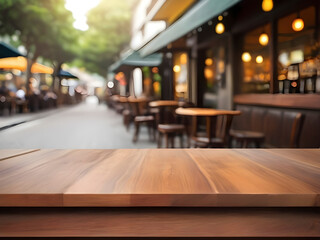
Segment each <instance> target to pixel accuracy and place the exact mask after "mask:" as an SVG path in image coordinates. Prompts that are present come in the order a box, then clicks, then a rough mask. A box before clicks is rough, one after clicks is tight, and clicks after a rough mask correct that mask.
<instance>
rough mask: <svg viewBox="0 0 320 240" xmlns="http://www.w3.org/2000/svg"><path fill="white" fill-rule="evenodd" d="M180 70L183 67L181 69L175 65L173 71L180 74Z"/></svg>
mask: <svg viewBox="0 0 320 240" xmlns="http://www.w3.org/2000/svg"><path fill="white" fill-rule="evenodd" d="M180 70H181V67H180V66H179V65H174V67H173V71H174V72H175V73H178V72H180Z"/></svg>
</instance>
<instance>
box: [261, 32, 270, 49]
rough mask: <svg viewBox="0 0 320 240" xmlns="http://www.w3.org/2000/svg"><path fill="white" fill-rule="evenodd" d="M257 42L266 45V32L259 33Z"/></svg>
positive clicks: (267, 39)
mask: <svg viewBox="0 0 320 240" xmlns="http://www.w3.org/2000/svg"><path fill="white" fill-rule="evenodd" d="M259 43H260V44H261V45H262V46H266V45H268V43H269V36H268V34H266V33H261V35H260V36H259Z"/></svg>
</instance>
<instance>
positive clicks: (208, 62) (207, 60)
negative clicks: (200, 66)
mask: <svg viewBox="0 0 320 240" xmlns="http://www.w3.org/2000/svg"><path fill="white" fill-rule="evenodd" d="M204 63H205V64H206V66H211V65H212V63H213V61H212V59H211V58H207V59H206V60H205V62H204Z"/></svg>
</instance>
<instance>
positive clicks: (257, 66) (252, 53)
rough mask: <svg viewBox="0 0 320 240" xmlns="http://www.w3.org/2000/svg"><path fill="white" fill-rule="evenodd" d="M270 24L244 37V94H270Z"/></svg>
mask: <svg viewBox="0 0 320 240" xmlns="http://www.w3.org/2000/svg"><path fill="white" fill-rule="evenodd" d="M270 32H271V31H270V24H266V25H264V26H261V27H259V28H256V29H254V30H252V31H250V32H248V33H246V34H245V36H244V43H243V52H242V55H241V59H242V66H243V68H242V70H243V79H242V83H241V92H242V93H268V92H269V88H270V50H269V45H270V43H269V40H270Z"/></svg>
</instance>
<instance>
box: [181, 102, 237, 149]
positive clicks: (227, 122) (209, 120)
mask: <svg viewBox="0 0 320 240" xmlns="http://www.w3.org/2000/svg"><path fill="white" fill-rule="evenodd" d="M176 113H177V114H178V115H181V116H189V117H192V133H191V139H192V140H193V142H194V145H195V147H226V146H227V145H228V137H229V129H230V126H231V123H232V119H233V116H235V115H239V114H241V112H240V111H230V110H219V109H211V108H178V109H177V110H176ZM201 118H204V119H205V125H206V129H205V132H201V133H200V132H199V131H198V120H199V119H201Z"/></svg>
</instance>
